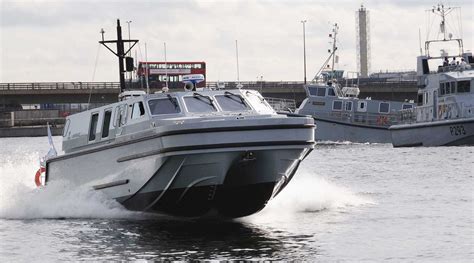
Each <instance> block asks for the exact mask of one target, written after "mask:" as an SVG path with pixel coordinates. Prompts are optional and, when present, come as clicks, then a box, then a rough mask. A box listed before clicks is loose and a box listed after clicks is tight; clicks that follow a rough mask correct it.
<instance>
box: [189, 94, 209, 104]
mask: <svg viewBox="0 0 474 263" xmlns="http://www.w3.org/2000/svg"><path fill="white" fill-rule="evenodd" d="M193 98H196V99H198V100H201V101H204V102H207V103H209V105H211V106H213V104H212V101H213V100H212V98H211V97H208V96H204V95H202V94H200V93H197V92H194V93H193Z"/></svg>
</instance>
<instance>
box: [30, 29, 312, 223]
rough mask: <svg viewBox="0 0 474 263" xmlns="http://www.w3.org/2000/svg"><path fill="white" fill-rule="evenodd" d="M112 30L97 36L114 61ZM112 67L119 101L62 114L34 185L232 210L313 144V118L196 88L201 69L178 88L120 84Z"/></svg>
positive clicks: (276, 182) (168, 208)
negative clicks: (150, 90) (106, 36)
mask: <svg viewBox="0 0 474 263" xmlns="http://www.w3.org/2000/svg"><path fill="white" fill-rule="evenodd" d="M117 32H118V33H117V36H118V37H117V40H107V41H105V40H102V41H101V43H103V44H107V43H117V50H118V53H117V54H116V55H117V56H118V57H119V63H123V58H124V57H125V54H126V53H128V52H129V51H127V52H125V51H124V48H123V42H125V41H124V40H122V39H121V28H120V21H118V20H117ZM129 41H132V42H137V41H138V40H129ZM109 49H110V48H109ZM131 64H133V63H131ZM119 72H120V84H121V87H122V93H121V95H120V96H119V98H120V101H118V102H116V103H113V104H110V105H106V106H102V107H99V108H95V109H90V110H87V111H84V112H80V113H77V114H74V115H70V116H68V117H67V119H66V123H65V126H64V132H63V141H62V150H63V151H64V154H62V155H59V156H57V155H56V154H55V150H54V148H53V147H52V148H51V149H52V150H50V152H49V153H48V155H47V156H46V157H45V159H44V161H43V164H44V165H43V167H42V168H40V170H38V172H37V174H36V176H35V180H36V183H37V185H44V184H45V185H46V186H47V185H48V184H50V183H53V182H55V181H56V182H57V181H62V182H67V183H69V184H70V185H73V186H77V187H86V188H89V189H95V190H96V191H100V192H102V193H104V194H105V195H106V196H108V197H110V198H112V199H115V200H116V201H118V202H119V203H120V204H122V205H123V206H124V207H126V208H128V209H130V210H135V211H144V212H152V213H165V214H170V215H176V216H188V217H201V216H222V217H228V218H235V217H242V216H247V215H251V214H253V213H256V212H258V211H259V210H261V209H263V208H264V207H265V205H266V204H267V202H268V201H269V200H270V199H272V198H273V197H275V196H276V195H278V194H279V193H280V192H281V191H282V190H283V188H285V186H286V185H287V184H288V183H289V182H290V181H291V179H292V178H293V176H294V175H295V173H296V171H297V169H298V166H299V165H300V163H301V161H302V160H303V159H304V158H305V157H306V156H307V155H308V154H309V153H310V152H311V151H312V150H313V148H314V143H315V142H314V130H315V124H314V121H313V118H311V117H309V116H304V115H297V114H291V113H277V112H275V111H274V110H273V108H272V107H271V106H270V105H269V104H268V103H267V101H266V100H265V99H264V98H263V97H262V96H261V95H260V93H259V92H257V91H254V90H244V89H236V90H204V89H203V90H197V89H196V84H197V83H198V82H199V81H202V80H203V76H187V77H186V78H184V77H183V79H185V80H186V83H185V91H180V92H167V91H166V90H164V91H163V92H160V93H155V94H147V93H145V92H144V91H125V90H124V87H125V84H124V77H123V73H124V70H123V65H122V64H119ZM49 139H50V144H51V145H52V140H51V136H49ZM43 173H44V174H45V175H44V179H41V178H43V176H42V174H43Z"/></svg>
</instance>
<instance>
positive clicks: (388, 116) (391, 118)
mask: <svg viewBox="0 0 474 263" xmlns="http://www.w3.org/2000/svg"><path fill="white" fill-rule="evenodd" d="M312 115H313V116H315V117H317V118H321V119H326V120H335V121H340V122H346V123H354V124H360V125H367V126H376V127H389V126H390V125H394V124H397V123H399V122H400V117H399V115H398V113H396V112H393V113H371V112H353V111H344V110H342V111H329V112H321V111H318V112H313V114H312Z"/></svg>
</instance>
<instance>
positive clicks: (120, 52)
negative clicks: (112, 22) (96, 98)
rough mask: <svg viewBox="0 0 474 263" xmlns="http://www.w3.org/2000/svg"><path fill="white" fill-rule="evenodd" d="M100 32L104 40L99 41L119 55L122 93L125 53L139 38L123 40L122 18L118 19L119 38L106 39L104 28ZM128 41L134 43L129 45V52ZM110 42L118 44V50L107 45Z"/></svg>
mask: <svg viewBox="0 0 474 263" xmlns="http://www.w3.org/2000/svg"><path fill="white" fill-rule="evenodd" d="M100 33H101V34H102V41H99V43H100V44H102V45H104V46H105V47H106V48H107V49H108V50H110V52H112V53H113V54H114V55H115V56H117V57H118V62H119V79H120V93H122V92H123V91H124V90H125V70H124V66H123V60H124V59H125V55H126V54H128V53H129V52H130V50H131V49H132V48H133V47H134V46H135V44H136V43H137V42H138V40H135V39H129V40H123V39H122V27H121V26H120V19H117V39H116V40H104V33H105V31H104V29H102V30H101V31H100ZM126 42H127V43H132V45H131V46H129V48H128V50H127V52H125V51H124V43H126ZM109 43H114V44H117V52H115V51H114V50H113V49H111V48H110V47H109V46H107V44H109ZM127 59H128V58H127ZM127 64H128V63H127ZM132 64H133V60H132Z"/></svg>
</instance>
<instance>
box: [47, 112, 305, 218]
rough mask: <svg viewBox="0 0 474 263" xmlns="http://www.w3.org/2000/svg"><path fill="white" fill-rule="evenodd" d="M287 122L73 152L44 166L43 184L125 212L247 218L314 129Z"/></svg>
mask: <svg viewBox="0 0 474 263" xmlns="http://www.w3.org/2000/svg"><path fill="white" fill-rule="evenodd" d="M295 119H300V120H301V121H299V120H298V121H297V122H293V123H288V122H287V123H286V125H285V124H281V123H280V121H279V120H271V119H267V120H255V121H245V120H241V121H233V122H234V124H235V125H236V126H234V127H232V126H229V125H228V124H229V123H230V122H229V121H222V122H219V121H214V122H212V123H210V124H209V125H207V126H206V127H205V128H203V129H202V132H200V131H199V130H196V129H195V126H191V125H189V126H186V125H182V126H179V127H175V128H179V130H174V131H171V130H167V131H166V132H162V133H161V135H160V133H158V134H156V135H152V136H148V137H145V138H140V139H136V140H131V141H125V142H121V143H118V144H115V145H113V144H111V145H103V146H100V147H98V148H93V149H88V150H84V151H79V152H75V153H73V154H69V155H65V156H61V157H57V158H55V159H51V160H49V161H48V165H47V182H51V181H54V180H66V181H70V182H71V183H72V184H74V185H83V186H86V187H91V188H94V189H96V190H98V191H102V192H103V193H105V194H106V195H107V196H109V197H110V198H113V199H116V200H117V201H119V202H120V203H122V204H123V205H124V206H125V207H127V208H129V209H132V210H139V211H149V212H164V213H170V214H175V215H184V216H201V215H203V214H206V213H209V212H211V211H212V210H218V211H217V212H218V213H219V214H222V215H224V216H230V217H239V216H244V215H248V214H252V213H255V212H256V211H258V210H260V209H262V208H263V207H264V205H265V204H266V202H267V201H268V200H269V199H270V198H271V197H272V196H274V195H275V194H276V193H277V192H279V191H280V190H281V189H282V188H283V187H284V186H285V185H286V184H287V183H288V182H289V181H290V180H291V177H292V176H293V174H294V172H295V171H296V168H297V167H298V165H299V162H300V161H301V160H302V159H303V158H304V157H305V156H306V154H307V153H308V151H309V150H310V148H312V145H313V141H314V131H313V130H314V125H311V124H309V125H306V124H304V122H302V118H295ZM265 123H266V124H267V127H268V128H265V125H263V124H265ZM297 123H299V124H297ZM223 125H226V126H225V127H223ZM252 125H253V126H254V127H252ZM296 126H299V127H298V128H297V127H296ZM248 198H252V199H253V201H252V200H248Z"/></svg>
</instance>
